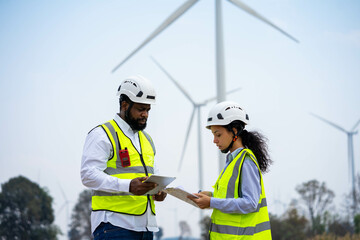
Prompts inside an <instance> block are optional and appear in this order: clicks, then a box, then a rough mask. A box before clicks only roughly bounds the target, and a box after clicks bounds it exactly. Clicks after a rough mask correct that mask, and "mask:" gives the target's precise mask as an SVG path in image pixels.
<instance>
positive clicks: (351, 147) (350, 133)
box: [310, 113, 360, 211]
mask: <svg viewBox="0 0 360 240" xmlns="http://www.w3.org/2000/svg"><path fill="white" fill-rule="evenodd" d="M310 114H311V115H313V116H314V117H316V118H318V119H320V120H321V121H323V122H326V123H327V124H329V125H331V126H333V127H334V128H336V129H338V130H340V131H342V132H344V133H346V135H347V139H348V141H347V142H348V162H349V163H348V164H349V172H350V174H351V183H352V194H353V201H354V207H355V211H356V209H357V206H356V194H355V163H354V144H353V136H354V135H355V134H357V133H358V131H355V129H356V127H357V126H358V125H359V123H360V119H359V121H357V123H355V125H354V127H353V128H352V129H351V130H350V131H346V130H345V129H344V128H342V127H340V126H339V125H336V124H335V123H332V122H330V121H328V120H326V119H324V118H322V117H320V116H318V115H315V114H313V113H310Z"/></svg>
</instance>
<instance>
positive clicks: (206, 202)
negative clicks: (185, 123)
mask: <svg viewBox="0 0 360 240" xmlns="http://www.w3.org/2000/svg"><path fill="white" fill-rule="evenodd" d="M206 193H210V194H211V192H206ZM194 195H195V196H197V197H199V198H194V197H191V196H188V198H189V199H190V200H191V201H193V202H194V203H196V205H198V206H199V208H201V209H205V208H209V207H210V200H211V197H210V196H208V195H207V194H203V192H200V193H194Z"/></svg>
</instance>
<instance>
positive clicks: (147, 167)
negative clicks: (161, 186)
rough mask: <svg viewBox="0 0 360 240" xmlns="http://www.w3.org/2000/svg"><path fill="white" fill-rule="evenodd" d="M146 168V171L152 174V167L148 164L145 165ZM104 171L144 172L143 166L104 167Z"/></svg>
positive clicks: (110, 172)
mask: <svg viewBox="0 0 360 240" xmlns="http://www.w3.org/2000/svg"><path fill="white" fill-rule="evenodd" d="M146 170H147V172H148V173H151V174H154V168H153V167H150V166H146ZM104 172H105V173H107V174H109V175H115V174H121V173H145V170H144V167H143V166H141V167H126V168H112V167H109V168H106V169H105V170H104Z"/></svg>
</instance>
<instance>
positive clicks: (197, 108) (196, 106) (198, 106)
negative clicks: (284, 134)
mask: <svg viewBox="0 0 360 240" xmlns="http://www.w3.org/2000/svg"><path fill="white" fill-rule="evenodd" d="M151 59H152V60H153V62H154V63H155V64H156V65H157V66H158V67H159V68H160V70H161V71H163V72H164V73H165V75H166V76H167V77H168V78H169V79H170V80H171V81H172V82H173V83H174V84H175V85H176V86H177V87H178V88H179V90H180V91H181V92H182V93H183V94H184V96H185V97H186V98H187V99H188V100H189V101H190V102H191V103H192V105H193V111H192V113H191V117H190V121H189V126H188V129H187V132H186V137H185V142H184V146H183V150H182V152H181V157H180V161H179V166H178V171H180V169H181V165H182V162H183V159H184V154H185V150H186V146H187V142H188V139H189V134H190V130H191V127H192V123H193V119H194V115H195V112H197V117H198V119H197V124H198V126H197V128H198V165H199V166H198V167H199V189H200V190H201V189H204V188H203V181H202V180H203V177H202V169H203V167H202V147H201V146H202V140H201V111H200V110H201V107H203V106H205V105H206V104H207V103H208V102H211V101H213V100H216V97H212V98H209V99H207V100H205V101H203V102H202V103H196V102H195V101H194V100H193V99H192V98H191V97H190V95H189V94H188V93H187V91H186V90H185V89H184V88H183V87H182V86H181V85H180V84H179V83H178V82H177V81H176V80H175V79H174V78H173V77H172V76H171V75H170V74H169V73H168V72H167V71H166V70H165V68H163V67H162V66H161V65H160V63H159V62H157V61H156V60H155V58H153V57H151ZM239 89H240V88H236V89H234V90H231V91H228V92H227V94H229V93H232V92H235V91H237V90H239ZM200 219H202V211H200Z"/></svg>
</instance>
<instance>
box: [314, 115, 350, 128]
mask: <svg viewBox="0 0 360 240" xmlns="http://www.w3.org/2000/svg"><path fill="white" fill-rule="evenodd" d="M310 114H311V115H313V116H314V117H316V118H318V119H320V120H321V121H323V122H326V123H327V124H329V125H331V126H333V127H334V128H336V129H338V130H340V131H342V132H345V133H348V132H347V131H346V130H345V129H343V128H342V127H340V126H339V125H336V124H335V123H332V122H330V121H328V120H326V119H325V118H322V117H320V116H318V115H316V114H314V113H310Z"/></svg>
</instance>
